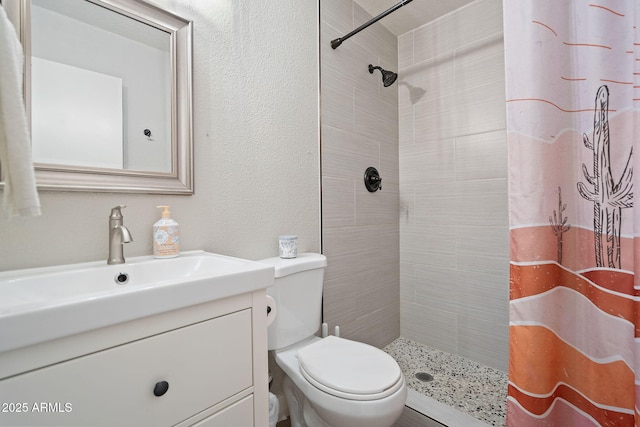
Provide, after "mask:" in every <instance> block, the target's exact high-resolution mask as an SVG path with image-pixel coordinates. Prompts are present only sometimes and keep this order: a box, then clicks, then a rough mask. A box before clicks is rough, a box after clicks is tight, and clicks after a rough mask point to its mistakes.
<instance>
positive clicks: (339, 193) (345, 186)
mask: <svg viewBox="0 0 640 427" xmlns="http://www.w3.org/2000/svg"><path fill="white" fill-rule="evenodd" d="M322 190H323V192H328V193H330V194H331V198H327V200H325V201H324V203H323V204H322V226H323V227H327V228H336V227H351V226H354V225H356V210H355V203H354V200H355V191H356V190H355V182H354V181H353V180H351V179H341V178H332V177H330V176H325V177H323V178H322Z"/></svg>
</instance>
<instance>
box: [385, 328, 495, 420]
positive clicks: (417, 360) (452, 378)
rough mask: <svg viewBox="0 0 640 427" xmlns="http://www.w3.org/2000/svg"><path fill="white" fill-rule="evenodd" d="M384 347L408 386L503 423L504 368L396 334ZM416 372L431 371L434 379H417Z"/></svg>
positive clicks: (486, 418)
mask: <svg viewBox="0 0 640 427" xmlns="http://www.w3.org/2000/svg"><path fill="white" fill-rule="evenodd" d="M384 351H386V352H387V353H389V354H390V355H391V356H393V358H394V359H396V361H397V362H398V364H399V365H400V368H401V369H402V372H403V374H404V376H405V379H406V380H407V385H408V386H409V388H412V389H413V390H415V391H417V392H419V393H421V394H423V395H426V396H429V397H431V398H433V399H435V400H437V401H439V402H441V403H444V404H445V405H448V406H451V407H453V408H455V409H457V410H459V411H461V412H465V413H467V414H469V415H471V416H472V417H474V418H477V419H479V420H481V421H483V422H485V423H487V424H489V425H492V426H504V425H505V411H506V399H507V374H506V373H505V372H502V371H498V370H496V369H492V368H489V367H487V366H484V365H481V364H479V363H476V362H473V361H470V360H468V359H465V358H463V357H460V356H456V355H454V354H450V353H445V352H443V351H439V350H436V349H434V348H431V347H427V346H425V345H422V344H418V343H416V342H414V341H411V340H408V339H405V338H398V339H397V340H395V341H394V342H392V343H391V344H389V345H388V346H386V347H385V348H384ZM418 372H426V373H428V374H430V375H432V376H433V380H432V381H429V382H423V381H420V380H418V379H417V378H416V374H417V373H418ZM426 415H429V414H426Z"/></svg>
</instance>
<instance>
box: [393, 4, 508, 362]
mask: <svg viewBox="0 0 640 427" xmlns="http://www.w3.org/2000/svg"><path fill="white" fill-rule="evenodd" d="M501 7H502V2H501V1H500V0H478V1H476V2H474V3H472V4H471V5H469V6H465V7H463V8H461V9H459V10H457V11H455V12H453V13H451V14H449V15H445V16H443V17H442V18H440V19H438V20H436V21H434V22H432V23H429V24H426V25H424V26H423V27H420V28H418V29H416V30H414V31H412V32H411V33H409V34H405V35H403V36H402V37H400V39H399V57H400V58H401V59H402V60H401V61H400V64H401V68H400V70H399V71H400V73H401V75H402V76H403V78H404V79H405V82H406V86H403V85H400V88H399V105H400V108H399V111H400V115H399V117H400V121H399V124H400V131H399V146H400V148H399V151H400V155H399V165H400V183H401V185H400V203H401V208H400V225H401V227H400V257H401V281H400V287H401V289H400V295H401V334H402V335H403V336H405V337H407V338H410V339H414V340H416V341H419V342H422V343H424V344H427V345H432V346H435V347H437V348H440V349H442V350H445V351H451V352H453V353H457V354H460V355H462V356H465V357H468V358H471V359H473V360H476V361H479V362H481V363H485V364H489V365H490V366H493V367H496V368H498V369H506V360H507V359H508V348H507V346H505V344H508V328H507V327H506V325H507V323H508V298H509V274H508V266H509V249H508V232H507V230H508V206H507V179H506V178H507V165H506V132H505V122H506V119H505V116H506V115H505V95H504V55H503V53H504V48H503V40H502V9H501ZM480 21H482V22H480ZM410 89H413V90H414V91H416V90H417V89H421V90H423V91H424V93H422V94H421V95H420V97H419V99H416V96H415V93H414V94H413V95H414V96H413V98H412V96H411V95H412V93H411V91H410ZM445 323H446V324H445ZM443 331H444V333H443Z"/></svg>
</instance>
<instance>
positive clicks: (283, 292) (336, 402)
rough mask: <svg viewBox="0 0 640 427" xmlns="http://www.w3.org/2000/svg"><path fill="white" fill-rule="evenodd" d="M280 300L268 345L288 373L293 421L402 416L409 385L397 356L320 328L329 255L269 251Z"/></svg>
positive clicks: (298, 424) (315, 424)
mask: <svg viewBox="0 0 640 427" xmlns="http://www.w3.org/2000/svg"><path fill="white" fill-rule="evenodd" d="M261 262H264V263H267V264H271V265H273V266H274V267H275V286H273V287H271V288H268V289H267V293H268V294H269V295H270V296H271V297H272V298H273V300H274V301H275V304H276V306H277V314H276V316H275V319H274V320H273V322H272V323H271V325H270V326H269V328H268V333H269V336H268V344H269V350H273V352H274V356H275V361H276V363H277V364H278V366H280V367H281V368H282V370H283V371H284V373H285V374H286V376H287V377H286V378H285V381H284V385H283V386H284V393H285V398H286V401H287V404H288V406H289V412H290V418H291V425H292V426H293V427H307V426H308V427H361V426H366V427H389V426H391V425H392V424H393V423H394V422H395V421H396V419H397V418H398V417H399V416H400V413H401V412H402V409H403V408H404V404H405V400H406V397H407V386H406V383H405V380H404V376H403V375H402V371H401V370H400V367H399V366H398V364H397V362H396V361H395V360H394V359H393V358H392V357H391V356H389V355H388V354H387V353H385V352H384V351H382V350H380V349H378V348H376V347H373V346H370V345H368V344H364V343H360V342H356V341H352V340H348V339H344V338H339V337H335V336H328V337H325V338H320V337H317V336H315V333H316V332H317V331H318V329H319V328H320V323H321V320H320V317H321V303H322V279H323V276H324V267H325V266H326V258H325V257H324V256H323V255H320V254H300V255H299V256H298V258H295V259H281V258H269V259H266V260H262V261H261Z"/></svg>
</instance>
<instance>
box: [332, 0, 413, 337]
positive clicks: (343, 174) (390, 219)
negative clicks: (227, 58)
mask: <svg viewBox="0 0 640 427" xmlns="http://www.w3.org/2000/svg"><path fill="white" fill-rule="evenodd" d="M320 17H321V27H320V35H321V47H320V49H321V59H320V70H321V80H320V85H321V89H320V90H321V123H322V127H321V147H322V154H321V158H322V232H323V252H324V254H325V255H326V256H327V258H328V262H329V265H328V267H327V269H326V274H325V283H324V305H323V312H324V321H325V322H328V323H329V326H330V329H331V330H333V327H334V326H335V325H339V326H340V329H341V335H342V336H343V337H346V338H351V339H355V340H358V341H362V342H366V343H369V344H372V345H375V346H378V347H382V346H384V345H386V344H388V343H390V342H391V341H393V340H394V339H395V338H397V337H398V336H399V335H400V302H399V294H400V292H399V275H400V260H399V223H398V220H399V190H398V182H399V181H398V84H397V83H396V84H394V85H393V86H391V87H388V88H385V87H383V86H382V79H381V75H380V72H379V71H375V73H374V74H369V71H368V65H369V64H373V65H380V66H382V67H383V68H385V69H389V70H393V71H396V70H397V67H398V49H397V46H398V45H397V39H396V37H395V36H394V35H393V34H391V33H390V32H389V31H388V30H386V29H385V28H384V27H383V26H382V25H379V24H377V25H373V26H371V27H369V28H368V29H367V30H364V31H362V32H361V33H359V34H357V35H355V36H353V37H352V38H350V39H349V40H346V41H345V42H344V43H343V44H342V45H341V46H340V47H339V48H338V49H336V50H334V49H332V48H331V46H330V41H331V40H333V39H335V38H337V37H340V36H343V35H344V34H346V33H348V32H350V31H351V30H353V29H354V28H356V27H358V26H359V25H361V24H363V23H364V22H366V21H368V20H369V19H371V16H370V15H369V14H367V13H366V12H365V11H364V10H363V9H362V8H360V7H359V6H358V5H357V4H355V3H354V2H352V1H351V0H323V1H321V3H320ZM369 166H374V167H376V168H377V169H378V171H379V172H380V175H381V177H382V191H377V192H375V193H369V192H368V191H367V190H366V188H365V186H364V181H363V178H364V172H365V170H366V169H367V167H369Z"/></svg>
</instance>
